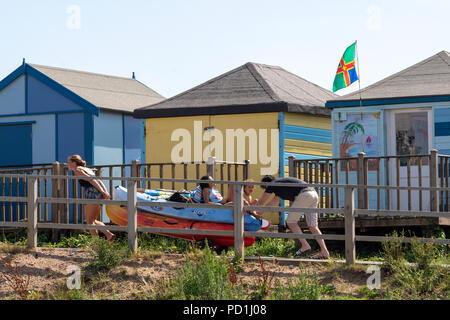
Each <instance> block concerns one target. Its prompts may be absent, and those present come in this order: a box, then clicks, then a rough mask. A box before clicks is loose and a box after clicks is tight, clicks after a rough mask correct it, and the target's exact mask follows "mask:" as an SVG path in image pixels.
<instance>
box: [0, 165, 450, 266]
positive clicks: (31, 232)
mask: <svg viewBox="0 0 450 320" xmlns="http://www.w3.org/2000/svg"><path fill="white" fill-rule="evenodd" d="M3 177H5V178H11V179H14V178H19V179H20V178H22V179H26V184H27V196H26V197H5V196H1V197H0V201H5V202H23V203H26V205H27V209H28V217H27V219H26V221H23V222H0V227H1V226H7V227H25V228H27V232H28V242H27V246H28V247H29V248H31V249H34V248H36V247H37V232H38V230H39V229H54V230H55V229H94V230H103V229H109V230H111V231H124V232H127V233H128V247H129V249H130V250H131V251H133V252H134V251H136V250H137V245H138V243H137V241H138V237H137V234H138V232H150V233H165V234H193V235H198V234H203V235H221V236H233V237H234V249H235V254H236V257H238V258H243V257H244V237H245V236H252V237H273V238H297V239H298V238H303V239H324V240H341V241H344V242H345V258H346V262H347V264H353V263H355V262H356V242H357V241H376V242H379V241H391V240H392V239H391V238H389V237H374V236H359V235H356V232H355V215H356V214H358V215H373V214H377V215H385V216H398V215H411V214H413V215H416V216H423V217H450V213H448V212H446V213H444V212H436V211H428V212H425V211H415V212H410V211H399V210H395V211H390V210H382V211H379V210H369V209H356V208H355V197H354V190H355V189H363V190H367V189H375V190H378V189H384V190H388V191H390V190H418V189H421V190H423V191H429V192H430V193H432V192H448V191H449V188H448V187H446V188H437V187H421V188H419V187H394V186H368V185H336V184H323V185H320V187H324V188H337V189H343V190H344V199H345V206H344V208H338V209H332V208H325V209H323V208H291V207H282V208H280V207H257V206H244V202H243V187H244V185H246V184H250V182H242V181H217V180H216V181H212V182H214V183H217V184H231V185H233V186H234V188H233V189H234V205H233V206H232V207H231V208H232V210H233V217H234V230H233V231H210V230H184V229H183V230H181V229H166V228H152V227H138V225H137V207H138V206H139V205H148V202H138V201H137V185H138V183H139V182H148V181H155V182H160V181H167V182H181V183H185V182H186V183H200V182H201V181H200V180H185V179H153V178H134V177H127V178H125V179H123V177H104V178H103V179H105V180H126V181H127V186H128V194H127V197H128V198H127V201H117V200H100V199H95V200H93V199H74V198H65V199H61V198H53V197H50V198H45V197H39V195H38V185H37V182H38V180H39V179H41V178H44V179H46V178H49V179H53V180H67V181H69V180H70V179H72V180H79V179H89V178H86V177H73V176H67V175H64V176H53V175H51V176H42V175H24V174H22V175H17V174H9V175H5V174H0V178H3ZM67 184H69V183H67ZM251 184H254V185H266V186H287V187H296V186H298V185H297V184H292V183H284V184H283V183H258V182H251ZM302 186H305V185H302ZM306 186H313V187H317V186H316V185H314V184H308V185H306ZM47 203H49V204H52V205H53V204H60V203H67V204H69V203H72V204H93V203H95V204H110V205H125V206H127V209H128V225H127V226H126V227H125V226H94V225H85V224H65V223H40V222H39V219H38V210H39V206H40V205H42V204H47ZM153 205H156V206H161V207H186V208H204V209H208V208H214V209H225V210H229V209H230V207H229V206H217V205H208V204H189V203H185V204H184V203H178V202H173V203H172V202H169V203H168V202H153ZM246 210H258V211H286V212H296V211H301V212H305V213H308V212H317V213H318V212H326V213H332V214H336V213H341V214H343V215H344V217H345V231H344V234H341V235H336V234H333V235H324V234H320V235H319V234H301V235H299V234H294V233H271V232H247V231H244V213H245V211H246ZM419 240H420V241H422V242H434V243H439V244H447V245H448V244H450V240H449V239H432V238H423V239H419ZM402 241H404V242H410V241H411V238H403V239H402Z"/></svg>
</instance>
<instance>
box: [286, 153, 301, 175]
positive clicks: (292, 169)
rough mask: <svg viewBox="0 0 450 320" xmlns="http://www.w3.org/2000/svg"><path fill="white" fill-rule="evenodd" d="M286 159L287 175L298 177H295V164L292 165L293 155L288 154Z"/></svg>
mask: <svg viewBox="0 0 450 320" xmlns="http://www.w3.org/2000/svg"><path fill="white" fill-rule="evenodd" d="M288 159H289V177H294V178H300V177H297V175H296V172H295V165H294V160H295V157H294V156H289V158H288Z"/></svg>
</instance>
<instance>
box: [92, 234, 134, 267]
mask: <svg viewBox="0 0 450 320" xmlns="http://www.w3.org/2000/svg"><path fill="white" fill-rule="evenodd" d="M92 248H93V250H94V258H93V260H92V261H91V262H90V263H89V264H88V265H87V267H86V270H88V271H92V272H100V271H108V270H110V269H112V268H114V267H116V266H118V265H120V264H122V263H123V262H124V261H125V260H126V259H127V258H128V256H129V252H128V250H127V249H125V248H124V247H123V246H122V245H121V243H120V242H117V243H116V242H114V243H111V242H108V241H106V240H104V239H101V238H96V239H93V244H92Z"/></svg>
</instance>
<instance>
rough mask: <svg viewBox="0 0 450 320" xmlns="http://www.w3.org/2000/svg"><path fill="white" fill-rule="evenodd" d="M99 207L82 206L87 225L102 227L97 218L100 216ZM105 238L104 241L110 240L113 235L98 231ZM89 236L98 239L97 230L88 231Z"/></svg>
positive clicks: (108, 232)
mask: <svg viewBox="0 0 450 320" xmlns="http://www.w3.org/2000/svg"><path fill="white" fill-rule="evenodd" d="M101 208H102V207H101V206H100V205H98V204H86V205H85V206H84V216H85V218H86V223H87V224H89V225H97V226H104V225H105V224H104V223H103V222H101V221H98V220H97V218H98V216H99V215H100V211H101ZM100 231H101V232H102V233H103V234H104V235H105V236H106V239H108V240H110V239H111V238H112V237H114V234H113V233H111V231H109V230H100ZM89 232H90V233H91V235H92V236H93V237H98V231H97V230H89Z"/></svg>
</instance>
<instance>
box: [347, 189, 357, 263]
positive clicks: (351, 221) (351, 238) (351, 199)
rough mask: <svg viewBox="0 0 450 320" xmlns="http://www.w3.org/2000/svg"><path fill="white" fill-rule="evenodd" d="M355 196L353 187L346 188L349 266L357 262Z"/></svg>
mask: <svg viewBox="0 0 450 320" xmlns="http://www.w3.org/2000/svg"><path fill="white" fill-rule="evenodd" d="M354 194H355V191H354V189H353V188H352V187H346V188H345V261H346V263H347V264H354V263H355V262H356V244H355V217H354V209H355V196H354Z"/></svg>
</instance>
